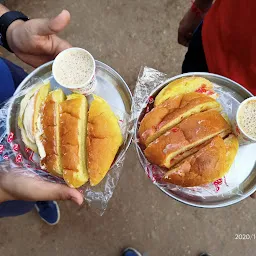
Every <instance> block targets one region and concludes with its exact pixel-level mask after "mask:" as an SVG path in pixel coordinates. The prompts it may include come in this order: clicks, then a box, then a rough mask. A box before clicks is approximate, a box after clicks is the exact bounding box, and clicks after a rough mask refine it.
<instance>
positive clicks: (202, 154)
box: [163, 136, 226, 187]
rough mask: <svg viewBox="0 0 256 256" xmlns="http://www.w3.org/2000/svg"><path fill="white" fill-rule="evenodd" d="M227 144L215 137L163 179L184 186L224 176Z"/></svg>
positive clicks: (203, 182)
mask: <svg viewBox="0 0 256 256" xmlns="http://www.w3.org/2000/svg"><path fill="white" fill-rule="evenodd" d="M225 160H226V146H225V143H224V141H223V139H222V138H220V137H219V136H217V137H215V138H214V139H213V140H212V141H211V142H210V143H209V144H208V145H207V146H205V147H203V148H202V149H200V150H199V151H198V152H197V153H196V154H194V155H192V156H189V157H187V158H186V159H185V160H184V161H183V162H182V163H181V164H179V165H178V166H177V167H176V168H174V169H172V170H170V171H168V172H167V173H166V174H165V175H164V177H163V179H164V180H165V181H166V182H170V183H172V184H176V185H179V186H183V187H193V186H201V185H204V184H208V183H210V182H213V181H215V180H216V179H218V178H221V177H223V176H224V174H225V172H226V170H225Z"/></svg>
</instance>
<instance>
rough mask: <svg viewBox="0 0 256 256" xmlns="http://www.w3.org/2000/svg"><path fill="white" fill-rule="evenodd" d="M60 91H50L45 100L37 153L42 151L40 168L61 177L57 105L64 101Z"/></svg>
mask: <svg viewBox="0 0 256 256" xmlns="http://www.w3.org/2000/svg"><path fill="white" fill-rule="evenodd" d="M64 97H65V96H64V94H63V92H62V90H60V89H59V90H56V91H52V92H51V93H50V94H49V95H48V96H47V98H46V101H45V103H44V106H43V108H42V110H41V111H42V116H41V126H42V131H43V134H42V135H41V136H40V140H41V143H42V147H43V149H40V147H41V145H40V144H38V148H39V153H40V152H41V150H43V151H44V153H45V157H43V158H42V159H41V166H42V168H43V169H47V170H48V171H49V172H51V173H52V174H54V175H57V176H61V177H62V166H61V161H60V145H59V108H60V106H59V103H60V102H62V101H63V100H64Z"/></svg>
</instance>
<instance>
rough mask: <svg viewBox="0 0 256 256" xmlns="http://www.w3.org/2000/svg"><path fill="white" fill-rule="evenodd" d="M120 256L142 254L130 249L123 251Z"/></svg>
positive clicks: (139, 255) (138, 255)
mask: <svg viewBox="0 0 256 256" xmlns="http://www.w3.org/2000/svg"><path fill="white" fill-rule="evenodd" d="M122 256H142V254H141V253H140V252H139V251H137V250H136V249H134V248H132V247H128V248H126V249H124V250H123V252H122Z"/></svg>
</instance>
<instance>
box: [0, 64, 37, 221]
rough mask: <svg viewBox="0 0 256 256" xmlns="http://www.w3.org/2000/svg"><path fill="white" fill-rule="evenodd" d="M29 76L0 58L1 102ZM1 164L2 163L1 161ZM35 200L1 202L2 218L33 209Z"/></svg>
mask: <svg viewBox="0 0 256 256" xmlns="http://www.w3.org/2000/svg"><path fill="white" fill-rule="evenodd" d="M26 76H27V74H26V72H25V71H24V70H23V69H22V68H20V67H18V66H16V65H14V64H13V63H11V62H10V61H7V60H5V59H0V103H1V102H3V101H5V100H7V99H8V98H9V97H11V96H12V95H13V93H14V91H15V89H16V88H17V86H18V85H19V84H20V83H21V81H22V80H23V79H24V78H25V77H26ZM0 164H1V163H0ZM34 206H35V202H25V201H7V202H4V203H0V218H1V217H9V216H17V215H22V214H25V213H27V212H29V211H31V210H32V209H33V208H34Z"/></svg>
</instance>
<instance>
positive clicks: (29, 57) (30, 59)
mask: <svg viewBox="0 0 256 256" xmlns="http://www.w3.org/2000/svg"><path fill="white" fill-rule="evenodd" d="M16 55H17V56H18V57H19V58H20V59H21V60H23V61H24V62H26V63H27V64H29V65H30V66H32V67H34V68H37V67H39V66H41V65H43V64H44V63H46V62H49V61H51V60H53V59H54V56H52V55H33V54H22V53H16Z"/></svg>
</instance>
